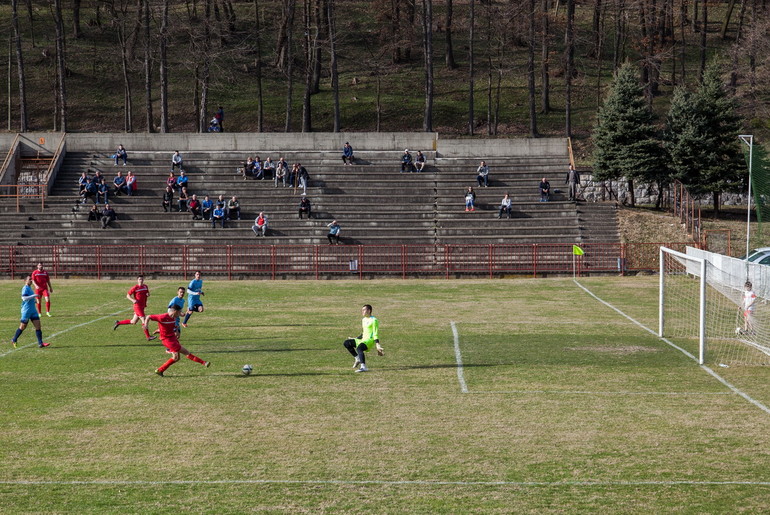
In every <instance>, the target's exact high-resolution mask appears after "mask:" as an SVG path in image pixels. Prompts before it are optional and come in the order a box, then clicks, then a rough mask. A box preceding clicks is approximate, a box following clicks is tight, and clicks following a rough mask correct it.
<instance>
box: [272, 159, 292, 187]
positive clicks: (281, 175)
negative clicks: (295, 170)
mask: <svg viewBox="0 0 770 515" xmlns="http://www.w3.org/2000/svg"><path fill="white" fill-rule="evenodd" d="M288 173H289V165H288V164H287V163H286V161H285V160H284V158H282V157H281V158H280V159H278V163H276V165H275V187H276V188H277V187H278V181H281V183H283V185H284V186H286V175H287V174H288Z"/></svg>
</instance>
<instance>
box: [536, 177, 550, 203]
mask: <svg viewBox="0 0 770 515" xmlns="http://www.w3.org/2000/svg"><path fill="white" fill-rule="evenodd" d="M538 187H539V188H540V202H548V201H549V200H551V183H550V182H548V179H546V178H545V177H543V180H542V181H540V184H539V186H538Z"/></svg>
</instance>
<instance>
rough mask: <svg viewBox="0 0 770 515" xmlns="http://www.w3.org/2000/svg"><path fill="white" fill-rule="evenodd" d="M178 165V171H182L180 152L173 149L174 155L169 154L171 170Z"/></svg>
mask: <svg viewBox="0 0 770 515" xmlns="http://www.w3.org/2000/svg"><path fill="white" fill-rule="evenodd" d="M177 166H178V167H179V171H180V172H181V171H182V154H180V153H179V151H178V150H174V155H172V156H171V171H172V172H173V171H174V168H176V167H177Z"/></svg>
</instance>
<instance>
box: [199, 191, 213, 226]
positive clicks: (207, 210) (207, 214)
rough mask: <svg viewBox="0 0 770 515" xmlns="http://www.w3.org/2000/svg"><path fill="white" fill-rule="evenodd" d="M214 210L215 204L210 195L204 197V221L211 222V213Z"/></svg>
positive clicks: (202, 208) (202, 206)
mask: <svg viewBox="0 0 770 515" xmlns="http://www.w3.org/2000/svg"><path fill="white" fill-rule="evenodd" d="M213 210H214V203H213V202H212V201H211V199H210V198H209V196H208V195H206V196H205V197H203V202H201V214H202V215H203V219H204V220H211V212H212V211H213Z"/></svg>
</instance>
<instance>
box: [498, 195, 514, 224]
mask: <svg viewBox="0 0 770 515" xmlns="http://www.w3.org/2000/svg"><path fill="white" fill-rule="evenodd" d="M503 213H507V214H508V218H510V217H511V197H510V195H508V192H505V196H504V197H503V200H502V202H500V213H499V214H498V215H497V218H502V217H503Z"/></svg>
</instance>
